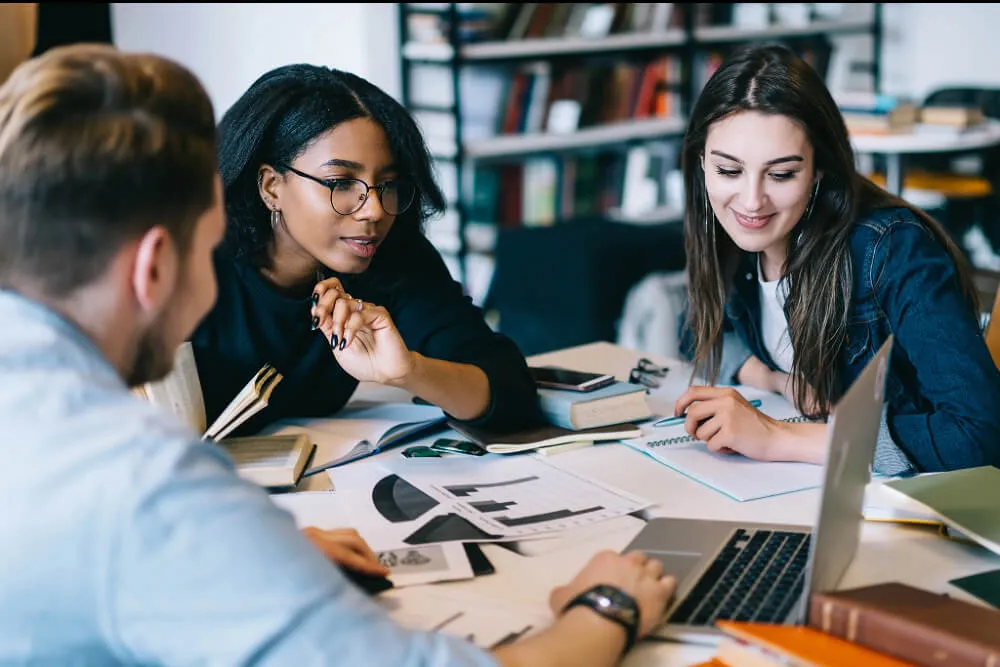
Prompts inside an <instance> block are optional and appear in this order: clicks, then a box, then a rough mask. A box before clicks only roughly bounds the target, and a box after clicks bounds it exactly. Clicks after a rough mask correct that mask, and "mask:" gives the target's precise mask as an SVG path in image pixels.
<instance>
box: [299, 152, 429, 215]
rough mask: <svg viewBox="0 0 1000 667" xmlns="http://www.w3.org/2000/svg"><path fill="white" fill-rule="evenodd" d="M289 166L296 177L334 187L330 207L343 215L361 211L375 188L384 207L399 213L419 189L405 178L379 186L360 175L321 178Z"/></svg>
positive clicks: (410, 201) (386, 210)
mask: <svg viewBox="0 0 1000 667" xmlns="http://www.w3.org/2000/svg"><path fill="white" fill-rule="evenodd" d="M283 166H284V168H285V169H287V170H288V171H290V172H292V173H293V174H295V175H296V176H301V177H302V178H308V179H309V180H310V181H315V182H316V183H319V184H320V185H322V186H323V187H325V188H327V189H329V190H330V206H332V207H333V210H334V211H336V212H337V213H339V214H340V215H351V214H352V213H357V212H358V211H360V210H361V207H362V206H364V205H365V202H366V201H368V194H369V193H370V192H371V191H372V190H374V191H375V192H377V193H378V201H379V203H380V204H381V205H382V210H383V211H385V212H386V213H388V214H389V215H399V214H400V213H403V212H404V211H406V209H408V208H410V204H412V203H413V199H414V198H415V197H416V194H417V188H416V187H414V185H413V184H412V183H410V182H409V181H406V180H402V179H396V180H393V181H386V182H385V183H379V184H378V185H368V184H367V183H365V182H364V181H362V180H360V179H357V178H330V179H323V178H317V177H316V176H312V175H310V174H306V173H303V172H301V171H299V170H298V169H296V168H294V167H290V166H289V165H287V164H286V165H283Z"/></svg>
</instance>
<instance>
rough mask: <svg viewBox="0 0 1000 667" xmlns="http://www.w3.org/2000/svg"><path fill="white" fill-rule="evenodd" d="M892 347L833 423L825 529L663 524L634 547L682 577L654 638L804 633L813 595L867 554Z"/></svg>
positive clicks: (651, 527)
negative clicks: (862, 548) (741, 628)
mask: <svg viewBox="0 0 1000 667" xmlns="http://www.w3.org/2000/svg"><path fill="white" fill-rule="evenodd" d="M892 343H893V337H892V336H890V337H889V338H888V340H886V342H885V343H884V344H883V345H882V347H881V349H879V351H878V353H877V354H876V355H875V356H874V357H872V359H871V360H870V361H869V362H868V364H867V365H866V366H865V369H864V370H863V371H862V373H861V375H859V376H858V378H857V379H856V380H855V382H854V384H852V385H851V387H850V388H849V389H848V391H847V393H846V394H845V395H844V396H843V397H842V398H841V400H840V401H839V402H838V404H837V406H836V409H835V410H834V412H833V414H832V415H831V417H830V419H829V420H828V422H827V453H826V461H825V464H824V465H825V471H826V475H825V477H824V481H823V486H822V492H821V493H822V497H821V500H820V508H819V517H818V520H817V522H816V525H815V528H814V527H813V526H802V525H789V524H767V523H752V522H751V523H747V522H732V521H716V520H710V519H675V518H655V519H651V520H649V522H647V524H646V525H645V526H644V527H643V528H642V530H641V531H640V532H639V533H638V534H637V535H636V536H635V538H633V540H632V541H631V542H630V543H629V545H628V546H627V547H625V549H624V551H625V552H628V551H636V550H638V551H644V552H646V553H647V554H649V555H650V556H651V557H653V558H657V559H659V560H660V561H661V562H662V563H663V568H664V571H665V572H667V573H669V574H672V575H674V576H675V577H676V578H677V593H676V595H675V596H674V599H673V601H672V603H671V604H670V606H669V607H668V609H667V611H666V615H665V617H664V623H663V624H661V625H660V626H659V627H658V628H657V629H656V630H655V631H654V632H653V633H651V636H654V637H660V638H664V639H674V640H678V641H685V642H693V643H705V644H715V643H717V642H718V641H719V640H720V639H721V638H722V636H723V635H722V632H721V630H719V629H718V628H716V627H715V621H716V620H719V619H733V620H741V621H756V622H764V623H782V624H791V625H802V624H804V623H805V621H806V612H807V610H808V600H809V595H810V594H811V593H812V592H814V591H816V592H820V591H822V592H827V591H832V590H834V589H835V588H836V587H837V585H838V584H839V583H840V580H841V578H842V577H843V574H844V572H845V571H846V570H847V567H848V566H849V565H850V564H851V561H852V560H853V559H854V555H855V553H856V552H857V547H858V540H859V536H860V532H861V525H862V521H863V514H862V508H863V504H864V495H865V487H866V486H867V485H868V482H869V481H870V479H871V464H872V458H873V457H874V453H875V441H876V439H877V438H878V430H879V423H880V421H881V417H882V404H883V393H884V389H885V377H886V370H887V368H888V364H889V354H890V351H891V349H892ZM788 502H795V501H794V499H789V500H788Z"/></svg>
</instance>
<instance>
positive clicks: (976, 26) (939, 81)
mask: <svg viewBox="0 0 1000 667" xmlns="http://www.w3.org/2000/svg"><path fill="white" fill-rule="evenodd" d="M884 17H885V31H884V35H885V40H884V41H885V45H884V47H885V48H884V50H883V60H882V62H883V72H884V79H883V81H884V85H883V88H884V89H885V91H886V92H890V93H905V94H908V95H912V96H914V97H915V98H917V99H920V98H922V97H924V96H925V95H926V94H927V93H928V92H930V91H931V90H932V89H934V88H935V87H938V86H943V85H955V84H958V85H961V84H975V85H987V86H997V87H1000V3H984V4H971V3H953V4H943V3H900V4H892V5H887V6H886V8H885V12H884Z"/></svg>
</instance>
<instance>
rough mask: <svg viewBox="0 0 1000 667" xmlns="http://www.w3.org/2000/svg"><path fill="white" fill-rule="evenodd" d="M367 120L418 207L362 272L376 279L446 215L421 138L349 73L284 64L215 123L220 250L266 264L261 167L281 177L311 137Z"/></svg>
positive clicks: (388, 101) (399, 111) (392, 103)
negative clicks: (409, 242) (433, 220)
mask: <svg viewBox="0 0 1000 667" xmlns="http://www.w3.org/2000/svg"><path fill="white" fill-rule="evenodd" d="M355 118H370V119H372V120H374V121H375V122H377V123H378V124H379V125H381V126H382V129H383V130H384V131H385V134H386V137H387V138H388V141H389V146H390V149H391V150H392V154H393V157H394V159H395V161H396V164H397V165H398V166H399V169H400V173H401V174H403V175H405V177H406V178H408V179H410V180H411V181H412V182H413V183H414V184H415V185H416V187H417V201H416V202H415V203H414V205H412V206H411V207H410V208H409V209H407V210H406V211H405V212H404V213H403V214H402V215H400V216H398V217H397V218H396V221H395V223H394V224H393V227H392V230H391V231H390V232H389V235H388V236H387V237H386V239H385V242H384V245H383V248H382V250H381V251H380V252H379V256H378V257H377V258H376V259H374V260H373V261H372V264H371V267H370V268H369V269H368V271H366V273H368V274H377V273H378V272H379V271H380V270H382V269H383V268H384V267H386V266H389V265H391V264H392V257H393V256H398V255H397V253H399V252H403V251H404V246H405V245H406V239H407V238H413V235H415V234H420V233H422V232H423V225H424V222H425V221H426V220H427V219H428V218H430V217H431V216H434V215H438V214H440V213H441V212H443V211H444V208H445V199H444V195H443V194H442V193H441V190H440V188H439V187H438V185H437V184H436V183H435V181H434V177H433V171H432V168H431V161H430V155H429V153H428V150H427V145H426V144H425V143H424V138H423V135H422V134H421V132H420V129H419V128H418V126H417V124H416V122H415V121H414V119H413V117H412V116H411V115H410V113H409V112H408V111H407V110H406V109H405V108H404V107H403V106H402V105H401V104H400V103H399V102H397V101H396V100H395V99H393V97H392V96H391V95H389V94H388V93H386V92H385V91H383V90H382V89H380V88H379V87H378V86H375V85H374V84H372V83H371V82H369V81H366V80H365V79H363V78H361V77H359V76H357V75H355V74H351V73H349V72H344V71H341V70H337V69H332V68H329V67H321V66H317V65H307V64H293V65H284V66H282V67H278V68H276V69H273V70H271V71H270V72H267V73H266V74H264V75H262V76H261V77H260V78H258V79H257V80H256V81H254V82H253V84H251V86H250V87H249V88H248V89H247V90H246V92H244V93H243V95H242V96H240V98H239V99H238V100H237V101H236V102H235V103H234V104H233V105H232V106H231V107H230V108H229V109H228V110H227V111H226V113H225V114H224V115H223V117H222V120H221V121H220V123H219V169H220V171H221V174H222V181H223V185H224V186H225V198H226V214H227V219H228V220H227V225H226V236H225V239H224V241H223V248H224V249H226V250H227V251H229V252H230V253H232V255H233V256H234V257H235V258H236V259H238V260H241V261H245V262H247V263H248V264H251V265H252V266H255V267H265V266H267V265H268V263H269V262H270V257H269V253H268V250H269V248H270V246H271V243H272V242H273V239H274V232H273V229H272V227H271V221H270V220H271V219H270V211H269V210H268V209H267V207H266V206H265V205H264V203H263V202H262V201H261V198H260V194H259V192H258V185H257V171H258V168H259V167H260V165H262V164H268V165H271V166H272V167H273V168H274V169H276V170H277V171H279V172H281V173H284V172H285V171H286V170H285V168H284V167H283V165H287V164H290V163H291V162H293V161H294V160H295V158H296V157H298V156H299V155H300V154H301V153H303V152H304V151H305V150H306V149H307V148H308V146H309V144H310V142H312V141H313V140H314V139H315V138H316V137H318V136H319V135H321V134H323V133H324V132H327V131H328V130H330V129H332V128H334V127H336V126H337V125H339V124H340V123H343V122H345V121H348V120H353V119H355Z"/></svg>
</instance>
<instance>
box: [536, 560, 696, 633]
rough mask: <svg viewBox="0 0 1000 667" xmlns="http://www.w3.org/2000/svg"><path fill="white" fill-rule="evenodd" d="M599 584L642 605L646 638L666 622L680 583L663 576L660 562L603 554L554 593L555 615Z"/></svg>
mask: <svg viewBox="0 0 1000 667" xmlns="http://www.w3.org/2000/svg"><path fill="white" fill-rule="evenodd" d="M597 584H608V585H611V586H615V587H616V588H619V589H621V590H622V591H624V592H626V593H628V594H629V595H631V596H632V597H633V598H634V599H635V601H636V603H637V604H638V605H639V623H640V627H639V635H638V636H639V637H642V636H644V635H646V634H647V633H649V632H650V631H651V630H652V629H653V628H655V627H656V626H657V625H658V624H659V623H660V621H661V620H662V618H663V613H664V612H665V611H666V608H667V602H668V601H669V600H670V597H671V596H672V595H673V594H674V588H675V587H676V585H677V582H676V580H675V579H674V578H673V577H671V576H666V575H664V574H663V564H662V563H660V561H658V560H656V559H655V558H650V557H649V556H647V555H646V554H644V553H642V552H639V551H633V552H631V553H629V554H627V555H624V556H623V555H621V554H619V553H615V552H614V551H602V552H600V553H598V554H596V555H594V557H593V558H591V559H590V562H588V563H587V565H586V566H584V568H583V569H582V570H580V573H579V574H577V575H576V576H575V577H574V578H573V580H572V581H570V582H569V583H568V584H565V585H563V586H557V587H556V588H554V589H553V590H552V594H551V595H550V596H549V605H550V606H551V607H552V611H553V613H555V614H556V615H558V614H559V613H560V612H562V610H563V608H564V607H565V606H566V604H567V603H568V602H569V601H570V600H572V599H573V598H575V597H576V596H577V595H579V594H580V593H583V592H584V591H586V590H588V589H590V588H593V587H594V586H596V585H597Z"/></svg>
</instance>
